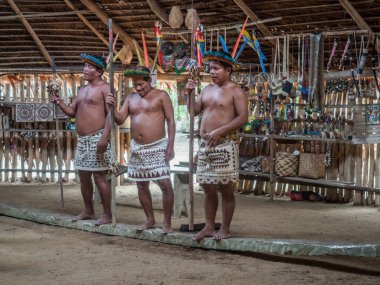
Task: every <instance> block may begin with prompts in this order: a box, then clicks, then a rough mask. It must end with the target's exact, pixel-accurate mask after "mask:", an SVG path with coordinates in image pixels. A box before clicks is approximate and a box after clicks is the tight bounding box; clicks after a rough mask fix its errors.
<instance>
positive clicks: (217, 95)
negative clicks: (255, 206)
mask: <svg viewBox="0 0 380 285" xmlns="http://www.w3.org/2000/svg"><path fill="white" fill-rule="evenodd" d="M205 58H206V60H209V61H210V74H211V78H212V81H213V82H214V84H210V85H208V86H207V87H206V88H204V89H203V90H202V92H201V94H200V96H199V98H196V101H195V106H194V112H195V115H199V114H202V120H201V127H200V134H201V141H200V145H199V151H198V163H197V182H199V183H200V185H201V186H202V187H203V189H204V195H205V201H204V208H205V216H206V225H205V227H204V228H203V229H202V230H201V231H200V232H199V233H197V234H196V235H194V236H193V239H194V240H197V241H199V240H201V239H203V238H204V237H213V238H214V239H215V240H221V239H225V238H228V237H229V236H230V224H231V220H232V216H233V214H234V211H235V196H234V191H233V184H234V183H235V182H236V181H237V180H238V175H239V172H238V170H239V149H238V143H237V138H236V131H237V130H238V129H239V128H240V127H241V126H242V125H244V124H245V123H246V122H247V120H248V102H247V98H246V96H245V94H244V92H243V90H242V89H241V88H240V87H239V86H237V85H236V84H235V83H233V82H232V81H231V80H230V76H231V72H232V67H233V64H234V60H233V59H232V58H231V57H230V56H229V55H228V54H226V53H223V52H219V51H218V52H208V53H206V56H205ZM196 83H197V82H193V81H192V80H191V79H190V80H189V81H188V83H187V86H186V88H187V92H188V94H190V93H191V92H192V90H194V88H195V85H196ZM188 98H190V96H188ZM188 103H189V99H188ZM188 106H189V105H188ZM218 190H219V191H220V193H221V196H222V224H221V227H220V229H219V231H218V232H216V231H215V216H216V212H217V209H218Z"/></svg>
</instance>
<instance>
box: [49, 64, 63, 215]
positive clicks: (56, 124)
mask: <svg viewBox="0 0 380 285" xmlns="http://www.w3.org/2000/svg"><path fill="white" fill-rule="evenodd" d="M52 69H53V82H52V84H56V83H57V82H56V78H57V69H56V66H55V60H54V58H52ZM55 131H56V138H57V158H58V161H57V164H58V181H59V187H60V190H61V206H62V208H63V207H64V206H65V204H64V199H63V182H62V156H61V141H60V136H59V121H58V106H57V105H55Z"/></svg>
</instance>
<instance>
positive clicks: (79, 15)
mask: <svg viewBox="0 0 380 285" xmlns="http://www.w3.org/2000/svg"><path fill="white" fill-rule="evenodd" d="M65 3H66V5H67V6H68V7H69V8H70V9H71V10H73V11H78V13H77V16H78V17H79V19H81V20H82V22H83V23H84V24H85V25H86V26H87V27H88V28H89V29H90V30H91V31H92V32H93V33H94V34H95V35H96V36H97V37H98V38H99V39H100V40H101V41H102V42H103V43H104V44H105V45H106V46H108V40H107V39H106V38H105V37H104V36H103V35H102V34H101V33H99V32H98V30H97V29H96V28H95V27H94V26H93V25H92V24H91V23H90V22H89V21H88V20H87V19H86V17H85V16H83V14H82V13H80V12H79V10H77V8H75V6H74V5H73V4H72V3H71V2H70V0H65ZM128 46H129V45H128ZM113 52H114V53H115V54H116V53H117V51H116V50H114V51H113Z"/></svg>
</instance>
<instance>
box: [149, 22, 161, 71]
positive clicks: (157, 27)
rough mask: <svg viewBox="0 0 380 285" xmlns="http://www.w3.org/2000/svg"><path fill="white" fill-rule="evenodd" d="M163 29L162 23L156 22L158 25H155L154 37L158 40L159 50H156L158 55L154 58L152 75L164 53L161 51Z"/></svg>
mask: <svg viewBox="0 0 380 285" xmlns="http://www.w3.org/2000/svg"><path fill="white" fill-rule="evenodd" d="M161 28H162V24H161V22H160V21H156V23H155V24H154V36H155V38H156V45H157V49H156V55H155V56H154V60H153V64H152V68H151V73H153V71H154V70H155V69H156V64H157V60H158V58H159V57H160V56H161V58H162V51H161V43H162V33H161Z"/></svg>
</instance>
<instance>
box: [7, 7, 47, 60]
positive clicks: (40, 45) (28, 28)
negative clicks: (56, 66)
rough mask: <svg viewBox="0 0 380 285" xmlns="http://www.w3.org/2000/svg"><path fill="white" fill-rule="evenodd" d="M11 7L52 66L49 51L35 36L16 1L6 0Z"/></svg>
mask: <svg viewBox="0 0 380 285" xmlns="http://www.w3.org/2000/svg"><path fill="white" fill-rule="evenodd" d="M6 1H7V2H8V4H9V6H11V8H12V9H13V11H14V12H15V13H16V14H17V15H19V16H20V21H21V22H22V24H23V25H24V27H25V29H26V30H27V31H28V33H29V34H30V36H31V37H32V38H33V40H34V42H35V43H36V45H37V47H38V49H39V50H40V51H41V53H42V55H43V56H44V57H45V59H46V60H47V62H48V64H49V65H50V66H52V65H53V64H52V63H53V60H52V59H51V56H50V54H49V52H48V51H47V50H46V48H45V46H44V45H43V43H42V42H41V40H40V38H39V37H38V36H37V34H36V33H35V32H34V30H33V28H32V26H31V25H30V24H29V22H28V21H27V20H26V19H25V17H24V15H23V14H22V12H21V11H20V9H19V8H18V7H17V5H16V3H15V2H14V1H13V0H6Z"/></svg>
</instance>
